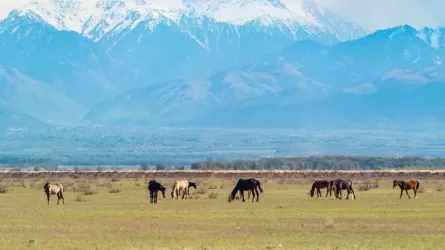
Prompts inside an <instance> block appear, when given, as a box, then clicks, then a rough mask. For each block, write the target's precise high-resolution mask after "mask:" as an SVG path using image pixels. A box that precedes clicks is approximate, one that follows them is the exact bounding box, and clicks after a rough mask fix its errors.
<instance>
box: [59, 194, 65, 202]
mask: <svg viewBox="0 0 445 250" xmlns="http://www.w3.org/2000/svg"><path fill="white" fill-rule="evenodd" d="M60 197H61V198H62V202H63V204H65V197H63V192H60Z"/></svg>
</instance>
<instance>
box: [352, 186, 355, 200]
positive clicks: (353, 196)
mask: <svg viewBox="0 0 445 250" xmlns="http://www.w3.org/2000/svg"><path fill="white" fill-rule="evenodd" d="M351 192H352V199H353V200H355V192H354V189H353V188H352V187H351Z"/></svg>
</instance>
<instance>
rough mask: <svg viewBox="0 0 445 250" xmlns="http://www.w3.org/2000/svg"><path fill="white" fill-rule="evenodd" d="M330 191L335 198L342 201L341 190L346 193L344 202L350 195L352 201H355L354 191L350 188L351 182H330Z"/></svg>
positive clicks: (339, 180) (340, 180) (338, 180)
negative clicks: (332, 191) (331, 190)
mask: <svg viewBox="0 0 445 250" xmlns="http://www.w3.org/2000/svg"><path fill="white" fill-rule="evenodd" d="M331 189H334V193H335V198H336V199H340V200H341V199H342V190H346V191H347V192H348V194H347V196H346V200H348V199H349V195H350V194H352V200H355V193H354V189H353V188H352V181H350V180H342V179H337V180H333V181H332V185H331Z"/></svg>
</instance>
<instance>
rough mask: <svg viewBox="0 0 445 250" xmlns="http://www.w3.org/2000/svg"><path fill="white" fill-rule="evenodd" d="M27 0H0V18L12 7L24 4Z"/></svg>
mask: <svg viewBox="0 0 445 250" xmlns="http://www.w3.org/2000/svg"><path fill="white" fill-rule="evenodd" d="M28 1H29V0H0V18H2V17H4V16H6V15H8V13H9V12H10V11H11V10H13V9H14V8H17V7H20V6H22V5H24V4H25V3H26V2H28Z"/></svg>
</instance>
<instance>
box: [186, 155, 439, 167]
mask: <svg viewBox="0 0 445 250" xmlns="http://www.w3.org/2000/svg"><path fill="white" fill-rule="evenodd" d="M444 167H445V158H433V159H428V158H421V157H403V158H385V157H366V156H311V157H293V158H263V159H260V160H235V161H199V162H195V163H193V164H192V165H191V169H200V170H212V169H233V170H243V169H252V170H256V169H289V170H304V169H309V170H322V169H326V170H348V169H363V170H366V169H368V170H380V169H443V168H444Z"/></svg>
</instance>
